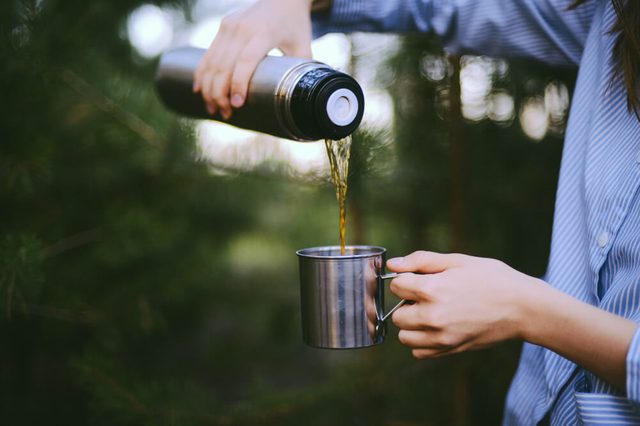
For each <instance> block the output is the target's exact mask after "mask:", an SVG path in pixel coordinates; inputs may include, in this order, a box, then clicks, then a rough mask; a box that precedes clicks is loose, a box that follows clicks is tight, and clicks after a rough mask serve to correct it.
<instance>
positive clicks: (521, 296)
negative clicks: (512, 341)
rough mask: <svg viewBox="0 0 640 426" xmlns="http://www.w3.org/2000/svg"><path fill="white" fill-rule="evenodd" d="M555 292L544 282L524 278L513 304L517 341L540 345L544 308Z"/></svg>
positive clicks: (532, 278)
mask: <svg viewBox="0 0 640 426" xmlns="http://www.w3.org/2000/svg"><path fill="white" fill-rule="evenodd" d="M555 292H556V291H555V290H554V289H553V288H552V287H551V286H550V285H549V284H547V283H546V282H544V281H542V280H540V279H538V278H534V277H530V276H526V279H525V280H524V281H523V283H522V285H521V286H520V289H519V292H518V296H517V297H516V301H515V303H514V307H515V310H514V311H515V313H514V321H513V322H514V325H515V332H514V334H515V336H516V338H517V339H520V340H525V341H527V342H530V343H534V344H540V342H539V337H540V332H539V330H540V328H541V326H542V322H544V321H545V315H546V314H545V313H544V312H543V310H544V308H546V307H548V306H549V300H550V299H551V298H552V297H553V294H551V293H555Z"/></svg>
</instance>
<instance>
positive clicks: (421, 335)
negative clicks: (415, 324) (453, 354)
mask: <svg viewBox="0 0 640 426" xmlns="http://www.w3.org/2000/svg"><path fill="white" fill-rule="evenodd" d="M398 340H399V341H400V343H402V344H403V345H405V346H408V347H410V348H416V349H439V350H443V349H451V348H452V345H451V344H449V343H447V342H444V341H443V339H442V338H441V335H440V334H438V333H437V332H433V331H424V330H420V331H417V330H400V332H399V333H398Z"/></svg>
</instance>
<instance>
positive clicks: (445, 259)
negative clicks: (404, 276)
mask: <svg viewBox="0 0 640 426" xmlns="http://www.w3.org/2000/svg"><path fill="white" fill-rule="evenodd" d="M467 258H468V256H464V255H462V254H443V253H435V252H432V251H416V252H413V253H411V254H410V255H408V256H405V257H396V258H394V259H389V261H387V268H389V270H390V271H393V272H419V273H422V274H433V273H438V272H442V271H445V270H446V269H449V268H453V267H455V266H460V265H461V264H462V263H463V262H464V261H465V260H466V259H467Z"/></svg>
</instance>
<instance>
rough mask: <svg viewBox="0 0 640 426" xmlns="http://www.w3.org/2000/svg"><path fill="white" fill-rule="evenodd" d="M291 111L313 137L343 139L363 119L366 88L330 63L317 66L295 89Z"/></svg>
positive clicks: (295, 119)
mask: <svg viewBox="0 0 640 426" xmlns="http://www.w3.org/2000/svg"><path fill="white" fill-rule="evenodd" d="M291 113H292V116H293V119H294V121H295V123H296V126H297V127H298V128H299V129H300V130H301V131H302V132H304V134H305V135H306V136H307V137H308V138H309V139H336V140H337V139H342V138H344V137H346V136H349V135H350V134H351V133H353V132H354V130H355V129H356V128H357V127H358V126H359V125H360V122H361V121H362V116H363V115H364V95H363V93H362V88H361V87H360V85H359V84H358V83H357V82H356V81H355V80H354V79H353V78H352V77H350V76H349V75H347V74H344V73H341V72H339V71H336V70H334V69H331V68H329V67H326V68H325V67H320V68H316V69H313V70H311V71H309V72H307V73H306V74H305V75H303V76H302V77H301V78H300V80H299V81H298V83H297V85H296V88H295V89H294V90H293V93H292V96H291Z"/></svg>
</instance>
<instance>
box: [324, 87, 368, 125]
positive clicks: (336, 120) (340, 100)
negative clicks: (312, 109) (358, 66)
mask: <svg viewBox="0 0 640 426" xmlns="http://www.w3.org/2000/svg"><path fill="white" fill-rule="evenodd" d="M359 105H360V103H359V102H358V98H357V97H356V94H355V93H353V92H352V91H351V90H349V89H338V90H336V91H335V92H333V93H332V94H331V96H329V100H328V101H327V116H329V120H331V121H332V122H333V124H335V125H336V126H348V125H349V124H351V123H353V121H354V120H355V119H356V116H357V115H358V110H359Z"/></svg>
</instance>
